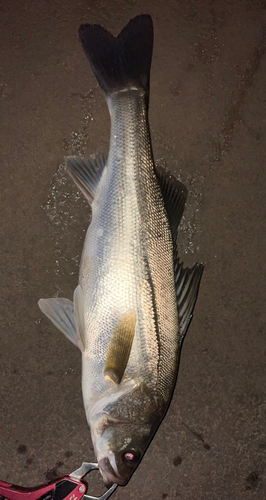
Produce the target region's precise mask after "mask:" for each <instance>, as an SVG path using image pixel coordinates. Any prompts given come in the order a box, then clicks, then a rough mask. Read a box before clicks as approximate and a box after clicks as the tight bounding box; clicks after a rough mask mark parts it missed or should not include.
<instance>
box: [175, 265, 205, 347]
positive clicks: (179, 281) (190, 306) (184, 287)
mask: <svg viewBox="0 0 266 500" xmlns="http://www.w3.org/2000/svg"><path fill="white" fill-rule="evenodd" d="M203 269H204V266H203V265H202V264H195V266H194V267H192V269H189V268H188V267H186V268H184V267H183V263H180V262H179V259H178V258H176V261H175V284H176V297H177V308H178V318H179V333H180V341H181V342H182V340H183V339H184V336H185V334H186V332H187V329H188V327H189V324H190V321H191V319H192V316H193V310H194V307H195V304H196V300H197V295H198V291H199V286H200V280H201V276H202V273H203Z"/></svg>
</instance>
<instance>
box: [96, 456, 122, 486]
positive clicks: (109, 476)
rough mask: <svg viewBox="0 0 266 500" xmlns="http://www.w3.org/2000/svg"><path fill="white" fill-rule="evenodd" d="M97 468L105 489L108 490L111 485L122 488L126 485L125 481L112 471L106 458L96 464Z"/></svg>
mask: <svg viewBox="0 0 266 500" xmlns="http://www.w3.org/2000/svg"><path fill="white" fill-rule="evenodd" d="M98 466H99V469H100V471H101V474H102V477H103V480H104V483H105V485H106V486H107V488H110V487H111V486H112V485H113V484H119V485H120V486H124V485H125V484H126V483H127V481H125V479H123V478H122V477H121V476H120V474H118V472H116V471H115V470H114V468H113V467H112V465H111V462H110V460H109V458H108V457H104V458H101V460H99V462H98Z"/></svg>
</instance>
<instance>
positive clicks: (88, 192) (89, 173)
mask: <svg viewBox="0 0 266 500" xmlns="http://www.w3.org/2000/svg"><path fill="white" fill-rule="evenodd" d="M66 163H67V172H68V174H69V175H70V177H71V178H72V179H73V181H74V182H75V184H76V185H77V186H78V188H79V189H80V191H81V192H82V193H83V194H84V196H85V198H87V200H88V202H89V204H90V205H91V204H92V202H93V199H94V196H95V193H96V190H97V187H98V184H99V182H100V179H101V176H102V173H103V170H104V167H105V165H106V163H107V155H106V154H98V155H92V156H90V157H89V158H79V157H78V156H68V157H67V158H66Z"/></svg>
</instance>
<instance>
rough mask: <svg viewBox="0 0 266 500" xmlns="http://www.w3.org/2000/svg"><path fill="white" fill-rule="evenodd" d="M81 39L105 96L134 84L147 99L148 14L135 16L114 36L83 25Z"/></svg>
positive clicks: (150, 28)
mask: <svg viewBox="0 0 266 500" xmlns="http://www.w3.org/2000/svg"><path fill="white" fill-rule="evenodd" d="M79 36H80V40H81V43H82V46H83V49H84V52H85V54H86V56H87V57H88V59H89V61H90V64H91V67H92V70H93V72H94V74H95V76H96V78H97V80H98V83H99V85H100V87H101V88H102V90H103V91H104V93H105V94H106V96H109V95H110V94H112V93H113V92H116V91H118V90H122V89H126V88H130V87H137V88H142V89H143V90H144V91H145V96H146V102H147V105H148V101H149V81H150V67H151V58H152V47H153V24H152V19H151V17H150V16H149V15H141V16H137V17H135V18H134V19H132V20H131V21H129V23H128V24H127V26H126V27H125V28H124V29H123V30H122V31H121V33H120V35H118V37H114V36H113V35H111V33H109V32H108V31H106V30H105V29H104V28H102V26H99V25H97V24H93V25H91V24H83V25H81V26H80V29H79Z"/></svg>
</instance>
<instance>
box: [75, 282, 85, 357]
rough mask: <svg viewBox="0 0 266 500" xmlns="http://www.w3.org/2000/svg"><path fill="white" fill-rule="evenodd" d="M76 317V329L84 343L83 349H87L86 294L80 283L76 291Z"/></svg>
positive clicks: (81, 341) (80, 340)
mask: <svg viewBox="0 0 266 500" xmlns="http://www.w3.org/2000/svg"><path fill="white" fill-rule="evenodd" d="M73 300H74V318H75V323H76V330H77V335H78V339H79V342H80V344H82V347H83V349H82V350H83V351H84V350H85V325H84V296H83V290H82V288H81V286H80V285H78V286H77V287H76V288H75V291H74V296H73Z"/></svg>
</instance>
